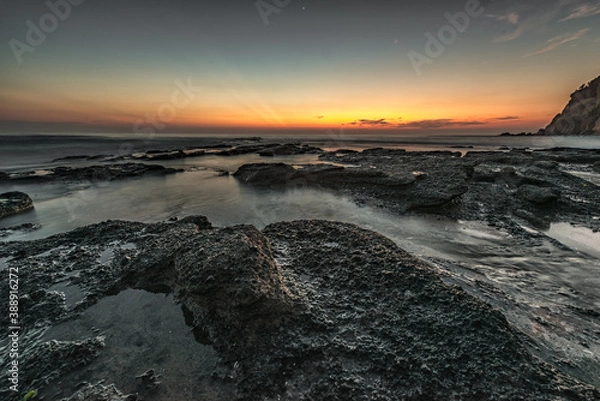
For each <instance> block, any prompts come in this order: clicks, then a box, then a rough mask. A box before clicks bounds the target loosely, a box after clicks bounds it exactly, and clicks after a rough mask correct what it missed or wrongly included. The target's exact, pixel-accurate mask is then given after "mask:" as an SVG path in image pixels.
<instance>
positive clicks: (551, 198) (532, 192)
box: [518, 185, 560, 204]
mask: <svg viewBox="0 0 600 401" xmlns="http://www.w3.org/2000/svg"><path fill="white" fill-rule="evenodd" d="M518 194H519V196H521V197H522V198H523V199H525V200H527V201H529V202H532V203H536V204H547V203H551V202H555V201H557V200H558V198H559V197H560V192H559V191H558V190H557V189H555V188H547V187H537V186H535V185H523V186H521V187H519V190H518Z"/></svg>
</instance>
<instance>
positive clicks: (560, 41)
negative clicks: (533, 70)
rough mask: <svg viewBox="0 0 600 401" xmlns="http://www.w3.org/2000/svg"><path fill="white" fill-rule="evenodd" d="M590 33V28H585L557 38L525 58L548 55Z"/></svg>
mask: <svg viewBox="0 0 600 401" xmlns="http://www.w3.org/2000/svg"><path fill="white" fill-rule="evenodd" d="M588 31H589V28H585V29H580V30H579V31H577V32H574V33H565V34H564V35H559V36H555V37H553V38H552V39H549V40H548V41H547V42H546V46H545V47H544V48H542V49H540V50H537V51H534V52H531V53H528V54H526V55H525V56H523V58H525V57H530V56H535V55H538V54H543V53H547V52H549V51H552V50H554V49H557V48H559V47H560V46H562V45H564V44H566V43H569V42H574V41H576V40H578V39H579V38H581V37H582V36H583V35H585V34H586V33H587V32H588Z"/></svg>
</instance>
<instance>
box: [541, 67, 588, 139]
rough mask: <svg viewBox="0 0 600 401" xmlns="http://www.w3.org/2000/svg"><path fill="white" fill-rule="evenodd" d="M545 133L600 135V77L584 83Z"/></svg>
mask: <svg viewBox="0 0 600 401" xmlns="http://www.w3.org/2000/svg"><path fill="white" fill-rule="evenodd" d="M544 135H600V77H598V78H596V79H594V80H592V81H590V82H589V83H587V84H585V85H582V86H581V87H580V88H579V89H577V90H576V91H575V92H573V94H571V99H570V100H569V103H568V104H567V105H566V106H565V108H564V110H563V111H562V112H561V113H560V114H558V115H557V116H556V117H554V119H553V120H552V122H551V123H550V125H548V126H547V127H546V129H545V130H544Z"/></svg>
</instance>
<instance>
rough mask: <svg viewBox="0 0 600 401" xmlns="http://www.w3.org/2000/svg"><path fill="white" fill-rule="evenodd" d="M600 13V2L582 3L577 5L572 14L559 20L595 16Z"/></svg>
mask: <svg viewBox="0 0 600 401" xmlns="http://www.w3.org/2000/svg"><path fill="white" fill-rule="evenodd" d="M598 14H600V2H596V4H588V3H586V4H581V5H579V6H577V7H575V8H574V9H573V10H572V11H571V14H569V15H567V16H566V17H565V18H563V19H561V20H560V21H559V22H564V21H569V20H573V19H578V18H587V17H593V16H594V15H598Z"/></svg>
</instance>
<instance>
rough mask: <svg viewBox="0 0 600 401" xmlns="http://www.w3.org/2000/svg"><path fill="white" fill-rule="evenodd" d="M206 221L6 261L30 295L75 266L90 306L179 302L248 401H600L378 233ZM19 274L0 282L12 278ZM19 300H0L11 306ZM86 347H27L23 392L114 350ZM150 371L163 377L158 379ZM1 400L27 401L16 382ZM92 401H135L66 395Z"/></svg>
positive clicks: (222, 372) (120, 228)
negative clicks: (104, 256) (145, 296)
mask: <svg viewBox="0 0 600 401" xmlns="http://www.w3.org/2000/svg"><path fill="white" fill-rule="evenodd" d="M209 224H210V223H208V222H207V220H206V219H205V218H203V217H188V218H184V219H181V220H179V221H177V222H174V223H155V224H142V223H133V222H107V223H102V224H97V225H93V226H89V227H84V228H81V229H78V230H76V231H74V232H72V233H67V234H61V235H59V236H54V237H50V238H47V239H42V240H37V241H31V242H27V243H11V244H8V245H7V246H6V247H4V248H3V250H2V252H10V253H11V255H12V256H13V257H16V255H17V254H20V255H21V256H20V257H19V259H18V260H16V261H9V262H7V263H8V264H9V266H11V265H12V264H16V263H18V265H19V268H20V270H21V273H22V274H24V275H27V277H28V279H27V280H24V281H23V283H22V287H21V288H20V291H21V292H22V293H23V294H28V293H31V292H32V291H39V290H41V289H43V288H47V287H48V286H50V285H53V284H55V281H56V280H64V278H65V275H66V273H67V272H66V271H61V270H63V269H65V268H64V266H70V265H72V263H74V261H76V262H77V263H81V264H82V267H81V268H80V269H78V271H79V274H80V276H79V277H78V278H77V280H78V281H77V282H78V284H79V285H80V286H82V287H83V289H85V290H86V291H88V295H87V296H86V302H88V304H87V305H89V302H93V300H98V299H101V298H102V297H105V296H108V295H110V294H114V293H117V292H119V291H122V290H124V289H126V288H138V289H148V290H155V289H156V288H159V287H160V288H162V289H163V290H162V292H172V293H174V294H175V297H176V298H177V299H178V301H179V302H181V304H182V305H183V306H184V307H185V310H187V311H188V312H187V313H188V314H189V319H187V321H188V324H190V325H191V326H192V328H193V330H194V331H198V332H202V333H203V336H204V337H205V338H206V341H208V342H210V344H211V345H212V347H213V348H214V350H215V351H216V352H217V353H218V355H219V358H220V360H221V363H220V366H217V367H215V370H214V372H213V375H214V376H223V377H227V378H228V383H229V385H231V386H235V389H236V393H237V397H238V399H240V400H268V399H288V400H291V399H306V400H308V399H310V400H332V399H339V400H342V399H369V398H370V397H371V398H372V396H373V394H377V399H378V400H381V401H387V400H390V401H391V400H397V399H407V400H437V399H446V398H447V396H448V394H453V397H454V398H455V399H484V400H495V399H527V400H533V401H538V400H539V401H541V400H548V399H564V400H567V399H568V400H582V401H583V400H592V399H598V397H600V393H599V392H598V391H597V390H596V389H594V388H592V387H591V386H586V385H584V384H582V383H581V382H578V381H577V380H575V379H573V378H572V377H570V376H566V375H565V374H562V373H559V372H558V371H557V370H555V369H554V368H553V367H552V366H550V365H547V364H545V363H542V362H539V361H538V360H537V359H535V358H533V357H532V356H531V354H529V352H528V351H527V348H526V347H525V346H524V345H523V343H522V342H521V340H520V336H519V334H517V333H516V332H515V331H514V330H513V329H512V328H511V327H510V326H509V324H508V323H507V322H506V319H505V318H504V316H503V315H502V314H501V313H499V312H498V311H495V310H493V309H492V308H491V307H490V306H488V305H487V304H485V303H483V302H481V301H478V300H477V299H475V298H473V297H471V296H470V295H468V294H466V293H465V292H464V291H463V290H461V289H460V288H459V287H450V286H447V285H445V284H444V283H443V282H442V281H441V280H440V278H439V277H438V275H437V273H436V270H435V269H434V268H433V267H431V266H429V265H427V264H426V263H425V262H423V261H422V260H419V259H417V258H415V257H413V256H411V255H409V254H408V253H406V252H404V251H403V250H401V249H400V248H398V247H397V246H396V245H395V244H394V243H393V242H392V241H391V240H389V239H387V238H385V237H383V236H381V235H379V234H376V233H373V232H370V231H367V230H363V229H360V228H358V227H356V226H354V225H351V224H342V223H335V222H324V221H299V222H291V223H277V224H273V225H270V226H268V227H266V228H265V229H264V230H263V231H262V232H260V231H258V230H256V229H255V228H253V227H250V226H238V227H230V228H218V229H210V228H205V229H201V228H200V226H206V227H208V226H209ZM127 242H133V243H134V244H135V245H136V248H135V250H131V249H130V250H128V251H124V250H118V249H116V250H115V253H116V254H118V255H121V256H123V257H118V256H117V255H116V256H115V258H114V259H113V261H112V262H110V263H109V265H107V266H105V265H98V264H97V263H94V262H93V261H94V260H96V259H97V257H98V253H99V252H101V251H102V250H103V249H105V247H106V246H107V244H120V243H127ZM115 246H117V248H118V245H115ZM65 249H69V250H70V251H69V252H65ZM47 250H50V253H49V254H48V255H47V256H39V254H38V253H39V252H40V251H43V252H46V251H47ZM122 252H128V253H129V254H124V253H122ZM28 254H29V255H31V256H23V255H28ZM125 255H127V256H129V258H125V257H124V256H125ZM7 279H8V278H7V277H6V276H4V277H0V284H2V285H5V284H6V280H7ZM69 279H71V280H73V279H74V278H73V277H71V276H69ZM42 293H46V294H50V293H48V292H46V291H42ZM39 301H43V299H41V300H39ZM7 302H8V300H7V299H2V298H0V308H5V307H6V306H7ZM83 307H85V304H82V308H83ZM68 317H72V315H71V316H69V315H67V316H65V318H68ZM4 318H5V316H4ZM1 319H3V315H0V324H4V323H5V322H3V321H1ZM24 319H27V321H26V322H24V323H23V324H26V325H27V327H35V326H37V327H39V328H44V327H46V326H47V324H48V322H47V321H46V320H44V318H43V316H41V315H39V314H36V318H35V319H33V318H32V317H31V316H29V313H28V314H24ZM89 341H90V342H89V343H86V342H73V343H56V342H52V343H44V344H41V345H36V346H35V347H34V348H33V349H31V348H27V349H24V353H23V355H22V358H23V363H24V364H23V366H27V369H26V373H25V374H23V376H22V377H20V385H21V386H22V387H23V388H36V389H39V390H40V391H42V392H43V390H44V388H45V386H47V385H48V384H47V383H50V384H54V385H56V384H57V383H58V381H59V380H65V376H64V374H65V372H68V371H71V370H73V369H79V368H81V367H82V366H83V365H84V364H86V363H89V361H92V360H93V359H94V358H96V356H97V352H101V343H99V342H97V341H96V340H89ZM48 344H49V345H48ZM168 373H169V372H168V370H167V371H165V372H163V373H161V374H162V375H163V376H166V375H167V374H168ZM6 374H7V373H6V371H5V370H4V371H2V372H0V379H2V380H6ZM144 377H147V378H148V379H149V380H148V383H154V382H156V379H157V377H156V374H155V372H154V373H153V372H150V373H148V372H147V374H144V375H142V378H141V379H140V380H142V381H143V380H144ZM81 380H86V379H85V378H82V379H81ZM81 380H80V381H81ZM440 380H443V385H442V384H440V383H441V382H440ZM80 381H78V382H80ZM110 381H111V378H110V376H108V377H107V383H110ZM417 389H418V391H417ZM0 396H6V397H5V398H3V399H6V400H10V401H13V400H15V401H16V400H17V399H19V400H20V399H22V397H18V398H17V397H16V396H14V395H13V394H10V393H8V392H7V390H6V386H5V387H4V388H3V389H0ZM95 397H97V398H95ZM82 399H85V400H96V399H97V400H118V401H122V400H125V399H126V400H129V399H132V398H129V397H124V396H123V395H122V393H121V392H119V391H118V390H116V389H115V388H112V387H110V386H109V387H104V386H103V385H95V386H92V385H87V384H86V385H85V387H84V388H82V389H80V390H79V391H78V392H77V393H76V394H75V395H73V397H71V398H70V399H69V400H70V401H75V400H82Z"/></svg>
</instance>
